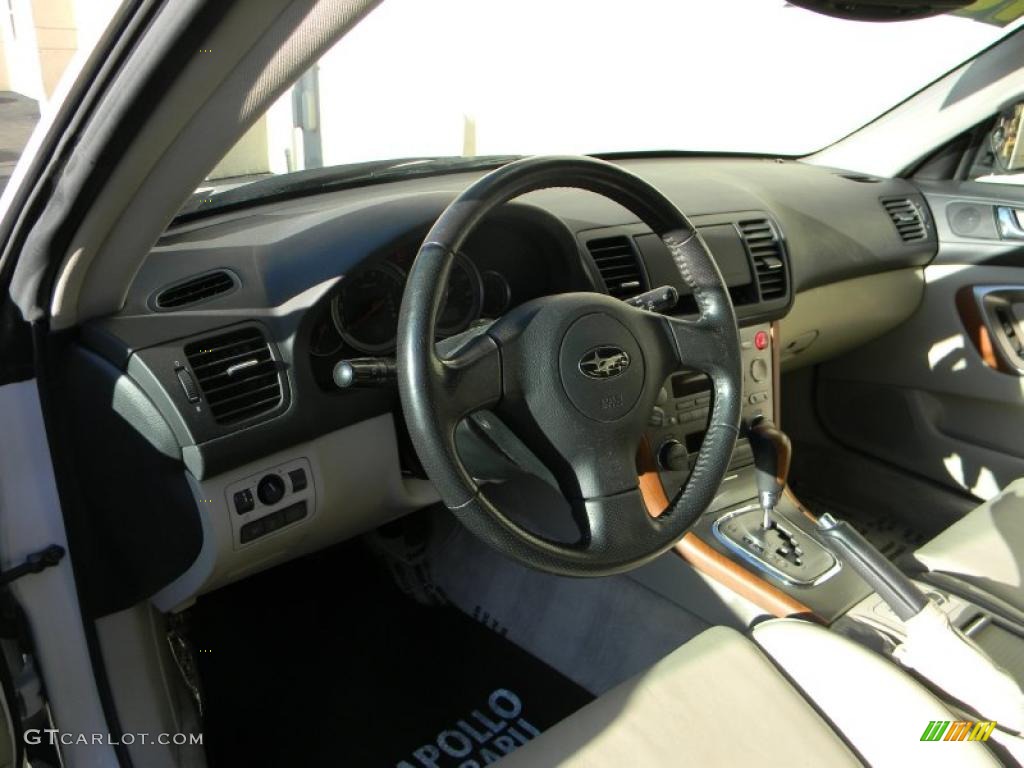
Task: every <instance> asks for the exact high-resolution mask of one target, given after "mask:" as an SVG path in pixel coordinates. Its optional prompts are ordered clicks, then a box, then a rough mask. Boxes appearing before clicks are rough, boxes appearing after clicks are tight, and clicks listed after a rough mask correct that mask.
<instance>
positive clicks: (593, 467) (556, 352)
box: [397, 157, 742, 576]
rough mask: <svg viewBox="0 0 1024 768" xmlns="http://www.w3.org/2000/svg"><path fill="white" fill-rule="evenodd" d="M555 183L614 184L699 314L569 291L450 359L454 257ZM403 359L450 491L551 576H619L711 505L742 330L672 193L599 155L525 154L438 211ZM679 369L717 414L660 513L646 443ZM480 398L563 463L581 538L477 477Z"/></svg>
mask: <svg viewBox="0 0 1024 768" xmlns="http://www.w3.org/2000/svg"><path fill="white" fill-rule="evenodd" d="M550 187H575V188H579V189H584V190H589V191H591V192H595V193H598V194H600V195H604V196H605V197H608V198H610V199H611V200H614V201H615V202H617V203H619V204H621V205H623V206H624V207H626V208H627V209H629V210H630V211H631V212H632V213H633V214H635V215H636V216H637V217H639V218H640V219H641V220H642V221H643V222H644V223H645V224H647V225H648V226H649V227H650V228H651V229H652V230H653V231H654V232H655V233H656V234H657V235H659V236H660V237H661V239H662V241H664V243H665V245H666V246H667V247H668V250H669V252H670V253H671V256H672V258H673V260H674V262H675V264H676V266H677V267H678V268H679V272H680V274H681V276H682V278H683V280H684V282H685V283H686V284H687V285H688V286H689V287H690V288H691V289H692V290H693V295H694V297H695V298H696V301H697V306H698V309H699V317H698V318H697V319H696V320H687V319H681V318H673V317H667V316H664V315H659V314H655V313H652V312H647V311H644V310H641V309H636V308H634V307H631V306H629V305H628V304H626V303H624V302H622V301H618V300H616V299H613V298H612V297H610V296H607V295H604V294H599V293H564V294H557V295H554V296H545V297H543V298H539V299H534V300H532V301H528V302H526V303H525V304H522V305H521V306H519V307H516V308H515V309H513V310H512V311H510V312H508V313H506V314H505V315H504V316H502V317H501V318H500V319H498V320H497V321H495V322H494V323H493V324H492V325H491V326H489V327H488V328H487V329H486V331H485V332H482V333H479V334H477V335H474V336H471V338H469V339H468V341H466V342H465V343H464V344H462V345H461V346H459V347H458V348H457V349H456V350H455V351H454V352H452V353H451V354H450V355H448V356H446V357H444V358H442V357H441V356H440V355H439V353H438V351H437V349H436V347H435V339H436V336H435V328H436V323H437V317H438V313H439V311H440V309H441V306H442V304H443V301H444V296H445V284H446V281H447V276H448V272H449V269H450V268H451V265H452V261H453V259H454V257H455V254H456V253H458V252H459V250H460V249H461V247H462V245H463V243H464V242H465V241H466V238H467V236H468V235H469V234H470V232H471V231H472V230H473V228H474V227H475V226H476V225H477V224H478V223H479V222H480V221H481V219H483V218H484V216H486V215H487V213H488V212H490V211H491V210H493V209H494V208H496V207H497V206H499V205H501V204H502V203H505V202H506V201H508V200H510V199H512V198H514V197H518V196H519V195H522V194H525V193H527V192H532V191H535V190H539V189H546V188H550ZM397 363H398V384H399V392H400V395H401V402H402V409H403V411H404V415H405V420H406V423H407V425H408V427H409V433H410V437H411V439H412V442H413V446H414V447H415V449H416V452H417V454H418V455H419V458H420V461H421V462H422V464H423V467H424V469H425V470H426V473H427V475H428V477H429V478H430V480H431V481H432V482H433V483H434V485H435V487H436V488H437V490H438V493H439V494H440V496H441V499H442V501H443V502H444V503H445V505H446V506H447V507H448V508H449V509H450V510H451V511H452V512H453V513H454V514H455V516H456V517H457V518H458V519H459V520H460V521H461V522H462V523H463V524H464V525H465V526H466V527H467V528H469V530H470V531H472V532H473V533H474V534H476V535H477V536H478V537H479V538H481V539H482V540H483V541H484V542H486V543H487V544H489V545H491V546H492V547H494V548H495V549H497V550H499V551H500V552H503V553H504V554H506V555H508V556H510V557H512V558H514V559H516V560H518V561H520V562H521V563H523V564H525V565H527V566H531V567H533V568H538V569H540V570H544V571H548V572H552V573H557V574H563V575H570V576H602V575H608V574H612V573H618V572H622V571H626V570H630V569H632V568H635V567H638V566H640V565H643V564H644V563H646V562H648V561H649V560H651V559H653V558H655V557H657V556H658V555H660V554H661V553H663V552H665V551H666V550H667V549H669V548H670V547H671V546H673V545H674V544H675V543H676V542H677V541H679V539H681V538H682V537H683V535H684V534H685V533H686V531H687V530H688V529H689V528H690V526H691V525H693V523H694V522H695V521H696V520H697V518H698V517H699V516H700V514H701V513H702V512H703V511H704V510H705V509H706V508H707V506H708V504H710V503H711V501H712V499H713V498H714V495H715V492H716V491H717V489H718V486H719V484H720V483H721V482H722V478H723V477H724V475H725V472H726V470H727V468H728V465H729V460H730V457H731V455H732V451H733V447H734V445H735V442H736V437H737V435H738V427H739V418H740V397H741V391H742V390H741V385H742V373H741V365H740V344H739V335H738V332H737V329H736V316H735V313H734V312H733V307H732V302H731V301H730V299H729V293H728V291H727V289H726V286H725V283H724V281H723V280H722V275H721V273H720V272H719V271H718V267H717V266H716V265H715V262H714V260H713V259H712V258H711V256H710V254H709V253H708V251H707V247H706V246H705V245H704V242H703V241H702V240H701V238H700V235H699V234H698V233H697V231H696V230H695V229H694V227H693V225H692V224H691V223H690V222H689V220H688V219H687V218H686V216H685V215H683V213H682V212H681V211H680V210H679V209H678V208H676V207H675V205H673V204H672V203H671V202H670V201H669V200H668V199H667V198H665V196H664V195H662V194H661V193H660V192H659V191H658V190H657V189H655V188H654V187H653V186H651V185H650V184H648V183H647V182H645V181H643V180H642V179H640V178H639V177H637V176H634V175H633V174H631V173H629V172H627V171H625V170H623V169H622V168H619V167H618V166H615V165H612V164H610V163H606V162H603V161H600V160H594V159H590V158H584V157H536V158H527V159H524V160H519V161H516V162H513V163H510V164H508V165H505V166H503V167H501V168H499V169H497V170H495V171H492V172H491V173H489V174H488V175H486V176H484V177H483V178H481V179H480V180H478V181H477V182H475V183H474V184H472V185H471V186H470V187H468V188H467V189H466V190H465V191H464V192H463V193H462V194H460V195H459V196H458V197H457V198H456V199H455V200H454V201H453V202H452V203H451V205H449V206H448V208H447V209H446V210H445V211H444V212H443V213H442V214H441V216H440V218H438V220H437V221H436V222H435V224H434V226H433V228H432V229H431V230H430V232H429V234H428V235H427V237H426V240H425V241H424V242H423V245H422V246H421V247H420V249H419V252H418V253H417V255H416V259H415V261H414V262H413V265H412V269H411V270H410V272H409V276H408V284H407V288H406V291H405V295H404V296H403V298H402V306H401V311H400V313H399V319H398V353H397ZM682 367H686V368H690V369H696V370H700V371H703V372H705V373H707V374H708V376H710V378H711V381H712V385H713V392H714V395H713V406H712V409H711V418H710V425H709V426H708V429H707V433H706V435H705V437H704V441H703V444H702V445H701V447H700V451H699V452H698V454H697V459H696V463H695V465H694V468H693V471H692V472H691V474H690V478H689V480H688V482H687V483H686V485H685V487H684V488H683V489H682V490H681V491H680V492H679V494H678V495H677V496H676V497H675V499H674V500H673V501H672V502H671V504H670V505H669V507H668V509H666V510H664V511H663V512H662V513H661V515H660V516H658V517H652V516H651V514H649V513H648V511H647V508H646V506H645V504H644V501H643V497H642V495H641V493H640V489H639V486H638V478H637V467H636V452H637V448H638V446H639V443H640V440H641V438H642V437H643V433H644V429H645V426H646V425H647V421H648V418H649V416H650V413H651V410H652V408H653V407H654V405H655V402H656V400H657V397H658V393H659V391H660V389H661V387H662V386H663V385H664V383H665V381H666V379H667V378H668V377H669V375H670V374H671V373H672V372H673V371H676V370H678V369H680V368H682ZM482 409H489V410H491V411H493V412H494V413H495V414H496V415H497V416H498V417H499V418H501V419H502V421H503V422H505V424H506V425H507V426H508V427H509V429H511V430H512V432H513V433H514V434H515V435H516V436H517V437H518V438H519V439H520V440H522V441H523V443H524V444H525V445H526V446H527V447H529V448H530V449H531V450H532V451H533V452H534V453H535V454H536V455H537V457H538V458H539V459H540V460H541V461H542V462H543V463H544V464H545V465H546V466H547V467H548V469H550V470H551V471H552V473H553V474H554V476H555V478H556V479H557V481H558V485H559V488H560V490H561V492H562V494H563V495H564V496H565V498H566V500H567V501H568V502H569V504H570V506H571V508H572V510H573V517H574V519H575V521H576V523H577V526H578V527H579V529H580V537H579V539H578V541H576V542H573V543H565V542H559V541H554V540H551V539H548V538H545V537H543V536H540V535H537V534H535V533H533V532H531V531H528V530H527V529H526V528H524V527H523V526H521V525H519V524H518V523H516V522H515V521H514V520H512V519H511V518H510V517H509V516H507V515H506V514H504V513H503V512H502V511H501V510H500V509H498V508H497V507H496V506H495V505H494V504H492V503H491V502H490V501H489V500H488V499H487V497H486V495H485V493H484V492H482V491H481V488H480V487H479V486H478V485H477V483H476V482H475V481H474V480H473V478H472V477H471V476H470V474H469V473H468V472H467V470H466V468H465V466H464V465H463V463H462V461H461V459H460V458H459V455H458V452H457V450H456V446H455V428H456V426H457V425H458V424H459V422H460V421H461V420H462V419H463V418H465V417H466V416H468V415H469V414H471V413H472V412H474V411H477V410H482Z"/></svg>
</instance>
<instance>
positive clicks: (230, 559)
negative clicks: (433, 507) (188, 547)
mask: <svg viewBox="0 0 1024 768" xmlns="http://www.w3.org/2000/svg"><path fill="white" fill-rule="evenodd" d="M304 460H305V461H308V466H309V475H310V477H309V486H308V488H309V493H308V494H305V497H306V498H307V499H308V500H309V501H310V503H311V504H312V507H311V508H310V510H309V513H308V516H307V518H306V519H304V520H302V521H299V522H297V523H293V524H291V525H288V526H285V527H284V528H281V529H279V530H278V531H276V532H274V533H273V534H270V535H267V536H263V537H261V538H259V539H256V540H255V541H253V542H251V543H249V544H246V545H244V546H238V545H237V544H236V542H237V530H238V522H239V521H238V520H237V519H236V518H238V517H239V516H238V515H237V513H236V512H235V511H234V510H233V509H232V508H231V504H230V498H231V492H232V491H233V490H234V489H236V488H237V487H240V486H244V485H247V484H248V482H249V481H250V480H251V479H252V478H254V477H257V478H258V477H260V476H262V475H263V474H265V473H267V472H269V471H273V470H276V469H278V468H280V467H282V466H289V467H290V466H292V464H293V463H295V462H302V461H304ZM188 478H189V482H190V484H191V485H192V489H193V493H194V494H195V498H196V503H197V506H198V507H199V511H200V517H201V519H202V526H203V547H202V550H201V551H200V553H199V556H198V557H197V558H196V560H195V562H194V563H193V564H192V565H191V566H190V567H189V569H188V570H187V571H186V572H185V573H184V574H182V575H181V576H180V577H179V578H177V579H175V580H174V581H173V582H172V583H171V584H168V585H167V586H166V587H164V588H163V589H162V590H160V591H159V592H158V593H157V594H156V595H155V596H154V597H153V598H152V602H153V604H154V605H155V606H156V607H157V608H158V609H159V610H161V611H165V612H166V611H175V610H180V609H182V608H186V607H188V605H189V604H190V603H191V601H192V600H194V599H195V598H196V597H197V596H198V595H200V594H202V593H204V592H208V591H210V590H213V589H216V588H218V587H221V586H224V585H226V584H229V583H231V582H233V581H237V580H238V579H241V578H244V577H246V576H251V575H252V574H254V573H258V572H259V571H262V570H264V569H266V568H270V567H271V566H273V565H277V564H279V563H283V562H285V561H288V560H292V559H294V558H296V557H300V556H302V555H305V554H307V553H309V552H313V551H316V550H318V549H322V548H323V547H326V546H329V545H330V544H334V543H336V542H339V541H343V540H345V539H349V538H352V537H354V536H357V535H359V534H361V533H364V532H366V531H369V530H372V529H373V528H376V527H378V526H380V525H382V524H384V523H386V522H388V521H389V520H393V519H395V518H398V517H401V516H402V515H405V514H408V513H409V512H412V511H414V510H416V509H420V508H422V507H425V506H428V505H430V504H434V503H436V502H437V501H438V496H437V493H436V491H435V490H434V487H433V486H432V485H431V484H430V483H429V482H427V481H426V480H419V479H414V478H408V477H405V476H403V475H402V473H401V468H400V462H399V458H398V442H397V438H396V436H395V426H394V422H393V420H392V417H391V415H390V414H385V415H382V416H377V417H375V418H372V419H368V420H366V421H361V422H359V423H358V424H354V425H352V426H350V427H346V428H345V429H340V430H337V431H335V432H331V433H329V434H326V435H324V436H322V437H319V438H317V439H315V440H311V441H309V442H308V443H303V444H301V445H297V446H295V447H294V448H290V449H288V450H285V451H281V452H278V453H275V454H273V455H270V456H267V457H266V458H265V459H262V460H260V461H257V462H252V463H250V464H246V465H244V466H241V467H238V468H237V469H235V470H232V471H231V472H225V473H223V474H221V475H217V476H216V477H211V478H209V479H207V480H203V481H199V480H196V478H195V477H194V476H192V475H188ZM314 488H315V489H316V490H315V494H314V493H313V492H312V489H314ZM288 498H292V497H286V500H285V501H283V502H282V505H286V504H287V503H288V501H287V499H288ZM295 498H298V497H295ZM246 517H249V516H246Z"/></svg>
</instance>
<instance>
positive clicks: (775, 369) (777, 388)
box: [768, 320, 782, 429]
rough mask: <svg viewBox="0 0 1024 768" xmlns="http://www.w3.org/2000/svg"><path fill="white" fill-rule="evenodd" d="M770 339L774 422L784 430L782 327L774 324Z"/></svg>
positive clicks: (769, 335)
mask: <svg viewBox="0 0 1024 768" xmlns="http://www.w3.org/2000/svg"><path fill="white" fill-rule="evenodd" d="M768 337H769V338H770V339H771V342H772V405H773V407H772V421H774V422H775V426H777V427H778V428H779V429H782V326H781V324H780V323H779V321H778V320H776V321H775V322H773V323H772V327H771V330H770V331H769V332H768Z"/></svg>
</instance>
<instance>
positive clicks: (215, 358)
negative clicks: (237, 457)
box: [185, 328, 282, 424]
mask: <svg viewBox="0 0 1024 768" xmlns="http://www.w3.org/2000/svg"><path fill="white" fill-rule="evenodd" d="M185 357H187V358H188V363H189V365H190V366H191V368H192V373H193V375H194V376H195V378H196V381H197V382H198V384H199V389H200V391H201V392H202V393H203V397H204V398H206V402H207V404H208V405H209V407H210V412H211V413H212V414H213V419H214V421H216V422H217V423H218V424H235V423H237V422H239V421H244V420H245V419H250V418H252V417H253V416H258V415H259V414H261V413H265V412H267V411H270V410H273V409H274V408H275V407H276V406H277V405H278V403H280V402H281V397H282V394H281V381H280V378H279V377H278V373H277V363H276V362H275V361H274V358H273V356H272V355H271V354H270V347H269V346H268V345H267V340H266V339H265V338H264V337H263V334H262V333H261V332H260V331H259V329H258V328H242V329H240V330H237V331H232V332H231V333H225V334H223V335H221V336H214V337H211V338H209V339H203V340H202V341H194V342H192V343H191V344H187V345H186V346H185Z"/></svg>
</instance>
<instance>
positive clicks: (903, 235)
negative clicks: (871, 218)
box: [882, 197, 928, 243]
mask: <svg viewBox="0 0 1024 768" xmlns="http://www.w3.org/2000/svg"><path fill="white" fill-rule="evenodd" d="M882 206H883V207H884V208H885V212H886V213H888V214H889V218H890V219H892V223H893V224H895V225H896V231H897V232H899V234H900V239H901V240H903V242H904V243H913V242H916V241H918V240H925V239H926V238H927V237H928V230H927V228H926V227H925V223H924V219H923V218H922V216H921V210H920V209H919V208H918V207H917V206H916V205H915V204H914V201H913V200H909V199H907V198H905V197H889V198H885V199H883V200H882Z"/></svg>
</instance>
